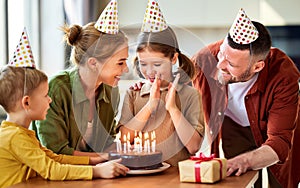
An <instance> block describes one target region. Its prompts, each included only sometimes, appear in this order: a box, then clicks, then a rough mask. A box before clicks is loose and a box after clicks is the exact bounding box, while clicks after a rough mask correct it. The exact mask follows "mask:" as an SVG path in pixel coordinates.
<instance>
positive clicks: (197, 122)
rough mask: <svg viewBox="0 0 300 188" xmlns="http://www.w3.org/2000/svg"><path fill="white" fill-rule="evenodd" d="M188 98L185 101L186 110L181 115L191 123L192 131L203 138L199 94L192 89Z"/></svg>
mask: <svg viewBox="0 0 300 188" xmlns="http://www.w3.org/2000/svg"><path fill="white" fill-rule="evenodd" d="M190 89H191V91H189V98H187V99H185V103H186V104H187V105H186V109H184V111H183V114H184V116H185V118H186V119H187V120H188V121H189V122H190V123H191V125H192V126H193V127H194V129H195V130H196V131H197V132H198V133H199V134H200V135H201V136H204V130H205V124H204V114H203V107H202V98H201V95H200V93H199V92H198V91H197V90H196V89H193V88H190Z"/></svg>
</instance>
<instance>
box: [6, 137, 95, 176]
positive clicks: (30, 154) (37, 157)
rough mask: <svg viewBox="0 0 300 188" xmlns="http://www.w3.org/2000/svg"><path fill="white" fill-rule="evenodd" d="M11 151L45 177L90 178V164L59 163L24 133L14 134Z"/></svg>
mask: <svg viewBox="0 0 300 188" xmlns="http://www.w3.org/2000/svg"><path fill="white" fill-rule="evenodd" d="M11 152H12V153H13V154H14V155H15V158H16V159H17V160H18V161H20V162H22V163H23V164H25V165H26V166H28V167H29V168H31V169H33V170H34V171H36V172H37V173H38V174H39V175H41V176H42V177H43V178H45V179H50V180H76V179H86V180H90V179H92V176H93V174H92V173H93V172H92V166H83V165H69V164H61V163H59V162H57V161H55V160H53V159H51V158H50V157H48V156H47V155H46V152H45V151H43V150H42V149H41V148H40V146H39V145H38V144H36V142H34V141H33V139H32V138H31V137H29V136H28V135H26V134H16V135H15V136H13V137H12V140H11ZM61 160H63V159H61Z"/></svg>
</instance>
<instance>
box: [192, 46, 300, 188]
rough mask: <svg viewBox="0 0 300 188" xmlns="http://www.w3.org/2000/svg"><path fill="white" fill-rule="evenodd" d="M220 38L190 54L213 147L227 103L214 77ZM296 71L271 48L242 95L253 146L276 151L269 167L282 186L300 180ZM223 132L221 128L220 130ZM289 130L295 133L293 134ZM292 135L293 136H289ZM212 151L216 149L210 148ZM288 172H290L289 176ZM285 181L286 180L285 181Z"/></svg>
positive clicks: (294, 67) (294, 184)
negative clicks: (273, 161) (257, 74)
mask: <svg viewBox="0 0 300 188" xmlns="http://www.w3.org/2000/svg"><path fill="white" fill-rule="evenodd" d="M222 42H223V41H218V42H216V43H213V44H210V45H209V46H208V47H207V48H204V49H202V50H200V51H199V52H197V54H195V56H194V57H193V61H194V63H195V66H196V69H197V77H196V78H195V80H194V81H193V85H194V87H195V88H197V89H198V90H199V91H200V92H201V94H202V97H203V98H202V102H203V108H204V113H205V119H206V123H207V125H208V128H207V129H209V130H210V133H211V138H210V140H211V141H214V143H213V147H212V148H213V149H217V148H218V147H217V146H218V143H219V142H218V139H215V138H217V137H219V136H220V135H219V134H218V132H219V130H220V127H221V126H222V121H223V114H224V109H225V108H226V104H227V92H226V86H221V85H220V84H218V82H217V81H216V79H215V78H214V76H213V75H214V71H216V65H217V62H218V60H217V53H218V51H219V47H220V45H221V44H222ZM299 75H300V74H299V71H298V69H297V68H296V66H295V65H294V63H293V62H292V60H291V59H290V58H289V57H288V56H287V55H286V54H284V53H283V52H282V51H280V50H279V49H276V48H272V49H271V51H270V53H269V55H268V57H267V58H266V60H265V67H264V68H263V70H262V71H261V72H260V73H259V77H258V79H257V81H256V83H255V84H254V85H253V87H252V88H251V89H250V90H249V92H248V93H247V95H246V97H245V99H246V100H245V106H246V109H247V113H248V118H249V122H250V127H251V131H252V134H253V136H254V139H255V142H256V145H257V147H260V146H261V145H264V144H266V145H269V146H270V147H272V148H273V149H274V151H275V152H276V153H277V155H278V157H279V160H280V163H278V164H275V165H272V166H270V167H269V169H270V170H271V171H272V173H273V174H274V176H275V177H276V178H277V180H278V181H279V182H280V184H281V185H282V186H283V187H296V184H298V182H299V181H300V177H299V175H298V177H297V175H296V174H299V171H300V166H299V165H297V163H298V161H297V162H296V159H298V160H299V159H300V149H299V147H298V148H297V147H294V145H293V144H295V143H296V140H298V142H299V139H300V128H299V126H298V123H297V122H299V121H300V120H299V118H298V120H297V115H298V114H299V95H298V93H299V85H298V81H299ZM223 131H224V130H223ZM293 132H295V133H294V134H293ZM293 135H294V137H295V138H294V139H293ZM213 152H217V153H218V151H217V150H214V151H213ZM290 174H291V175H290ZM288 180H289V181H288Z"/></svg>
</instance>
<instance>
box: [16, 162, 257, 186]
mask: <svg viewBox="0 0 300 188" xmlns="http://www.w3.org/2000/svg"><path fill="white" fill-rule="evenodd" d="M257 178H258V171H249V172H247V173H245V174H243V175H242V176H239V177H236V176H231V177H227V178H225V179H223V180H222V181H220V182H217V183H214V184H200V183H181V182H180V181H179V172H178V168H177V167H171V168H169V169H167V170H165V171H163V172H159V173H156V174H149V175H127V176H126V177H119V178H115V179H96V180H92V181H48V180H43V179H42V178H33V179H30V180H28V181H26V182H23V183H20V184H16V185H13V186H11V187H10V188H37V187H39V188H45V187H54V188H96V187H101V188H111V187H113V188H115V187H122V188H146V187H151V188H156V187H170V188H216V187H222V188H228V187H247V188H248V187H249V188H250V187H251V186H252V185H253V184H254V183H255V181H256V180H257Z"/></svg>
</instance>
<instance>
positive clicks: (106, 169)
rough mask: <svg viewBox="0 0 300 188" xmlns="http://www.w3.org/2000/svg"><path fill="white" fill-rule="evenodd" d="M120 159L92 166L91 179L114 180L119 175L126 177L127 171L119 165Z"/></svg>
mask: <svg viewBox="0 0 300 188" xmlns="http://www.w3.org/2000/svg"><path fill="white" fill-rule="evenodd" d="M121 160H122V159H116V160H111V161H108V162H105V163H101V164H98V165H96V166H93V178H114V177H118V176H120V175H123V176H126V173H127V172H128V171H129V169H128V168H127V167H126V166H124V165H122V164H120V162H121Z"/></svg>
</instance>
